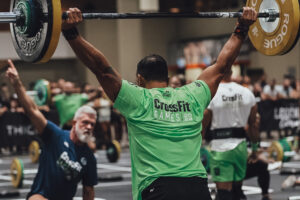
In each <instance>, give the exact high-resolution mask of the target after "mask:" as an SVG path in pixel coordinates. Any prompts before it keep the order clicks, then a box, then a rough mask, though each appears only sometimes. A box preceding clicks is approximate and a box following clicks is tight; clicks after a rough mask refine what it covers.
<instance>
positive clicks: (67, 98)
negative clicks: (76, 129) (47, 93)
mask: <svg viewBox="0 0 300 200" xmlns="http://www.w3.org/2000/svg"><path fill="white" fill-rule="evenodd" d="M87 101H88V96H87V95H86V94H71V95H65V94H59V95H56V96H55V97H54V103H55V106H56V109H57V111H58V115H59V120H60V126H61V127H62V126H63V125H64V124H65V123H67V122H68V121H69V120H71V119H73V117H74V114H75V112H76V111H77V109H78V108H80V107H81V106H82V105H83V104H85V103H86V102H87Z"/></svg>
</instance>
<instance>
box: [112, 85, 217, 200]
mask: <svg viewBox="0 0 300 200" xmlns="http://www.w3.org/2000/svg"><path fill="white" fill-rule="evenodd" d="M210 100H211V94H210V90H209V88H208V86H207V84H206V83H205V82H203V81H195V82H193V83H191V84H189V85H186V86H183V87H181V88H177V89H173V88H169V87H168V88H153V89H145V88H141V87H138V86H136V85H134V84H132V83H129V82H127V81H124V80H123V82H122V87H121V90H120V92H119V94H118V97H117V99H116V101H115V104H114V107H115V108H117V109H118V110H119V111H120V112H121V113H122V114H123V115H124V117H125V118H126V119H127V125H128V132H129V144H130V153H131V165H132V193H133V199H134V200H140V199H141V192H142V191H143V189H145V188H146V187H147V186H148V185H150V184H151V183H152V182H153V181H154V180H155V179H157V178H158V177H163V176H172V177H192V176H198V177H203V178H206V177H207V175H206V171H205V168H204V167H203V165H202V163H201V160H200V147H201V142H202V137H201V129H202V124H201V121H202V118H203V112H204V110H205V108H206V107H207V106H208V104H209V102H210Z"/></svg>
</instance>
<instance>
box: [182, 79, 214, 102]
mask: <svg viewBox="0 0 300 200" xmlns="http://www.w3.org/2000/svg"><path fill="white" fill-rule="evenodd" d="M184 87H185V88H186V89H187V90H188V91H189V92H190V94H191V95H192V96H194V97H195V99H196V100H197V102H198V103H199V104H200V105H203V106H204V108H207V106H208V105H209V103H210V100H211V93H210V89H209V87H208V85H207V84H206V83H205V82H204V81H201V80H197V81H194V82H192V83H190V84H188V85H186V86H184Z"/></svg>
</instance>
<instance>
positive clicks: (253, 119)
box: [248, 105, 260, 142]
mask: <svg viewBox="0 0 300 200" xmlns="http://www.w3.org/2000/svg"><path fill="white" fill-rule="evenodd" d="M248 123H249V130H248V137H249V139H250V141H251V142H259V141H260V137H259V126H260V116H259V114H258V112H257V105H255V106H253V107H252V108H251V111H250V116H249V119H248Z"/></svg>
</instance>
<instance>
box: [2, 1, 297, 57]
mask: <svg viewBox="0 0 300 200" xmlns="http://www.w3.org/2000/svg"><path fill="white" fill-rule="evenodd" d="M246 5H247V6H249V7H253V8H255V10H256V11H258V12H259V17H260V19H259V20H257V22H256V23H255V24H254V25H253V26H251V28H250V31H249V37H250V40H251V42H252V43H253V46H254V47H255V48H256V49H257V50H258V51H259V52H261V53H263V54H265V55H280V54H285V53H287V52H288V51H290V50H291V49H292V48H293V46H294V44H295V43H296V42H297V39H298V30H299V2H298V0H289V1H276V0H248V1H247V4H246ZM241 15H242V13H241V12H204V13H83V18H84V19H140V18H165V17H171V18H175V17H180V18H182V17H189V18H233V17H240V16H241ZM66 17H67V15H66V13H64V14H62V11H61V2H60V0H52V1H49V0H39V1H37V0H11V7H10V12H3V13H0V23H1V22H2V23H11V24H10V29H11V35H12V41H13V44H14V47H15V49H16V51H17V53H18V55H19V57H20V58H21V59H22V60H24V61H26V62H33V63H43V62H47V61H48V60H49V59H50V58H51V57H52V55H53V53H54V52H55V49H56V47H57V44H58V41H59V36H60V32H61V23H62V18H66Z"/></svg>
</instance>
